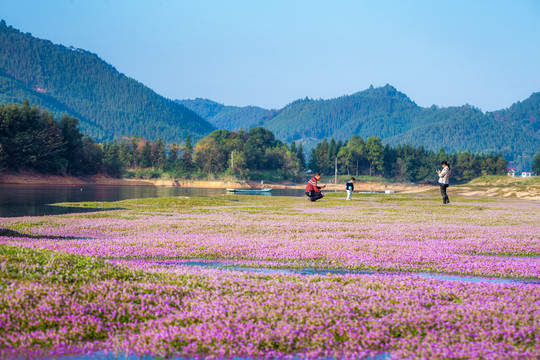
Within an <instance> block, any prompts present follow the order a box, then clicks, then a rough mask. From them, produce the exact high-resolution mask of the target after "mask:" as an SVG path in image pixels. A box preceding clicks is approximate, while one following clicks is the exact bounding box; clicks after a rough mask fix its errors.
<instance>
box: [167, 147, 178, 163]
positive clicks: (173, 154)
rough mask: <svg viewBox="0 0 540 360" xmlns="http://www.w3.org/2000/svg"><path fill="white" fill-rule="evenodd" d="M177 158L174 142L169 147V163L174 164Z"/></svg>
mask: <svg viewBox="0 0 540 360" xmlns="http://www.w3.org/2000/svg"><path fill="white" fill-rule="evenodd" d="M177 160H178V144H177V143H174V144H172V145H171V146H170V148H169V163H170V164H174V163H176V161H177Z"/></svg>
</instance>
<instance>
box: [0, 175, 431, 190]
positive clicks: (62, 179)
mask: <svg viewBox="0 0 540 360" xmlns="http://www.w3.org/2000/svg"><path fill="white" fill-rule="evenodd" d="M323 184H324V183H323ZM0 185H23V186H24V185H29V186H35V185H51V186H84V185H109V186H175V187H186V188H212V189H259V188H263V187H270V188H272V189H304V188H305V184H293V183H281V184H275V183H263V184H261V183H260V182H258V181H219V180H215V181H213V180H175V179H148V180H147V179H145V180H142V179H116V178H112V177H109V176H105V175H93V176H89V177H81V178H78V177H74V176H61V175H49V174H39V173H35V172H20V173H15V174H13V173H10V174H2V175H0ZM326 185H327V187H326V189H327V190H343V189H344V184H342V183H338V184H332V183H326ZM430 188H432V186H427V185H418V186H417V185H414V184H402V183H388V182H383V181H362V180H359V181H357V182H356V183H355V190H357V191H385V190H391V191H396V192H421V191H426V190H429V189H430Z"/></svg>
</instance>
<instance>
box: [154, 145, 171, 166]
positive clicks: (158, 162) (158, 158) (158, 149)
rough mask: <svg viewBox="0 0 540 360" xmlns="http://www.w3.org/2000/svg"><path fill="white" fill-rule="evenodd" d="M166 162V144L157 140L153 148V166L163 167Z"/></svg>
mask: <svg viewBox="0 0 540 360" xmlns="http://www.w3.org/2000/svg"><path fill="white" fill-rule="evenodd" d="M166 160H167V154H166V153H165V144H164V143H163V140H161V139H157V140H156V142H155V144H154V146H153V148H152V166H154V167H160V166H163V165H164V164H165V161H166Z"/></svg>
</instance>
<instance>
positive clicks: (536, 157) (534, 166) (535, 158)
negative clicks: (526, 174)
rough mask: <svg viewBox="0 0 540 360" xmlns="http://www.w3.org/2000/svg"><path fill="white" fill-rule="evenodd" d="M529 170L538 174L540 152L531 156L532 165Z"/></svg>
mask: <svg viewBox="0 0 540 360" xmlns="http://www.w3.org/2000/svg"><path fill="white" fill-rule="evenodd" d="M531 171H532V172H533V173H534V174H535V175H536V176H540V153H538V152H537V153H536V154H534V156H533V158H532V167H531Z"/></svg>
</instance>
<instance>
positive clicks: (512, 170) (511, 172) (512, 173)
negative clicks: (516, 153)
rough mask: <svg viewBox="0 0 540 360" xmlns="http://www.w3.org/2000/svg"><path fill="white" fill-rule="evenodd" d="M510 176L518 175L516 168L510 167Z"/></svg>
mask: <svg viewBox="0 0 540 360" xmlns="http://www.w3.org/2000/svg"><path fill="white" fill-rule="evenodd" d="M508 176H511V177H514V176H516V169H514V168H508Z"/></svg>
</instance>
